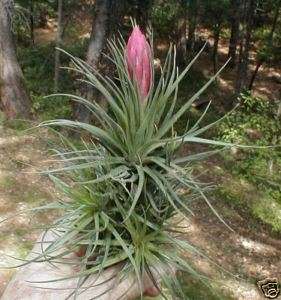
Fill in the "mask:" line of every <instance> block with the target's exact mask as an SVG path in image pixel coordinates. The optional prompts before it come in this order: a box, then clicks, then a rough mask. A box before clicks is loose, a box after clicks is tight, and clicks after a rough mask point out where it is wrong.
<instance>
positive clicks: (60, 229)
mask: <svg viewBox="0 0 281 300" xmlns="http://www.w3.org/2000/svg"><path fill="white" fill-rule="evenodd" d="M108 44H109V50H110V55H109V56H108V59H110V61H111V62H113V64H114V66H115V68H116V71H117V74H118V76H117V81H113V80H112V79H111V78H108V77H104V76H102V75H101V74H100V73H98V72H97V70H95V69H93V68H92V67H91V66H89V65H87V64H86V63H85V62H84V61H82V60H81V59H79V58H77V57H74V56H72V55H70V54H68V53H67V55H69V56H70V58H71V60H72V65H73V68H72V70H75V71H77V72H79V73H80V74H81V75H83V77H84V79H83V81H84V82H85V83H86V84H88V85H89V86H93V87H94V88H96V89H97V90H98V91H99V92H100V93H101V94H102V95H103V96H104V98H105V99H106V101H107V103H108V105H109V110H108V111H106V110H105V109H104V108H103V107H101V106H100V105H99V104H98V103H97V102H90V101H89V100H87V99H85V98H83V97H81V96H77V95H69V94H56V95H52V96H65V97H68V98H71V99H74V100H75V101H76V102H78V103H80V104H83V105H85V106H86V107H87V109H89V110H90V111H91V113H92V115H93V117H94V118H95V119H96V120H98V121H99V124H100V126H95V125H93V124H86V123H82V122H78V121H71V120H51V121H47V122H43V123H42V124H41V125H40V126H48V127H50V126H51V127H54V126H55V127H58V126H61V127H64V128H65V127H68V128H71V129H75V130H79V131H85V132H87V133H88V135H89V136H90V137H91V138H90V140H91V141H90V142H81V143H80V144H79V145H78V146H77V143H76V144H74V143H72V142H71V141H70V140H69V139H67V138H66V137H63V136H61V138H62V141H63V147H62V148H59V149H55V154H54V155H55V156H56V157H57V159H58V160H59V161H60V162H59V164H58V167H57V168H54V169H51V170H48V171H46V173H47V174H48V175H49V177H50V179H51V180H53V182H54V183H55V185H56V186H57V187H58V188H59V189H60V190H61V191H62V192H63V194H64V195H65V196H66V198H67V200H58V202H57V204H52V205H51V206H50V207H49V208H56V209H60V210H61V211H63V216H62V217H61V218H60V219H58V220H57V221H56V222H55V223H54V224H53V225H52V226H51V228H48V229H46V232H47V231H50V230H51V231H54V232H55V233H56V239H55V240H54V241H52V242H49V244H48V246H47V247H46V248H45V249H44V250H43V253H42V254H38V255H37V256H36V257H34V258H33V259H32V260H29V261H27V262H25V264H26V263H30V262H37V261H38V262H39V261H48V262H50V263H52V262H54V261H59V260H62V259H63V258H64V260H63V262H66V260H67V259H66V258H65V257H66V256H67V255H68V254H69V253H72V252H75V251H76V252H77V251H79V255H80V258H81V266H80V271H79V272H77V273H76V274H74V275H73V276H75V277H77V278H79V280H78V283H77V288H76V290H75V292H72V294H74V296H77V295H79V294H82V293H83V285H85V284H86V283H87V280H88V278H89V277H90V276H91V275H96V276H99V275H100V274H101V273H102V272H103V271H104V270H105V269H107V268H109V267H112V266H116V264H118V265H119V266H120V272H119V274H118V280H125V279H126V278H128V276H134V278H136V281H137V282H138V286H139V289H140V295H141V297H143V294H142V279H143V275H144V273H147V274H150V276H151V279H152V281H153V282H155V285H157V289H159V291H162V289H161V287H160V286H158V282H159V281H158V280H156V278H155V274H156V273H159V274H158V275H157V276H159V277H160V278H161V282H162V284H163V285H164V286H166V288H168V289H169V292H170V293H172V294H174V295H177V296H178V295H180V297H181V299H184V295H183V293H182V291H181V288H180V282H179V280H178V278H177V276H174V275H173V276H169V273H171V274H174V271H173V270H175V269H177V270H182V271H187V272H190V273H192V274H193V275H195V276H200V275H199V274H198V273H197V272H196V271H195V269H194V268H193V266H192V262H188V261H187V260H186V259H184V258H183V257H182V253H183V252H192V253H197V254H199V251H198V250H197V249H196V248H195V247H193V246H192V244H190V243H188V242H187V241H184V240H183V239H181V238H180V236H179V235H178V234H177V231H178V230H177V225H176V224H175V223H174V222H173V220H174V217H176V216H182V217H183V218H188V217H189V216H190V215H192V214H193V212H192V211H191V209H190V205H189V203H190V201H193V200H195V199H198V198H203V199H204V200H205V201H206V202H207V203H208V205H209V206H210V208H211V209H212V210H213V212H214V213H215V214H216V215H217V216H218V214H217V212H216V211H215V210H214V209H213V207H212V206H211V204H210V203H209V201H208V199H207V197H206V196H205V190H206V188H207V187H206V186H205V185H202V184H201V183H200V182H198V180H197V179H196V178H194V175H193V167H192V165H193V163H194V162H197V161H198V160H201V159H203V158H206V157H207V156H209V155H210V154H213V153H214V152H216V151H217V149H212V150H210V151H208V152H204V153H194V154H190V155H187V156H184V157H177V155H176V153H177V150H178V149H179V148H180V147H181V146H182V145H183V144H186V143H200V144H207V145H212V146H220V147H227V146H230V144H227V143H223V142H219V141H213V140H209V139H205V138H202V137H200V135H202V134H203V133H204V132H206V131H207V130H208V129H209V128H210V127H211V126H212V125H213V124H210V125H207V126H205V127H200V122H201V120H202V118H203V117H204V115H205V114H206V111H207V109H208V107H209V106H208V107H207V109H206V111H205V112H204V113H203V114H202V116H201V117H200V118H199V120H198V121H197V122H196V123H195V124H194V125H193V126H188V125H187V127H186V130H185V132H184V133H183V134H181V135H177V133H176V132H175V130H174V125H175V124H176V122H177V121H178V120H179V119H180V118H181V117H182V116H183V114H184V113H185V112H186V111H188V110H189V109H190V108H191V105H192V103H193V102H194V101H195V100H196V99H197V98H198V97H199V96H200V95H201V94H202V93H203V92H204V91H205V90H206V88H207V87H208V86H209V85H210V84H211V83H212V82H213V81H214V79H215V78H216V76H217V75H218V74H219V73H220V72H221V71H222V70H223V68H224V66H223V67H222V68H221V69H220V70H219V72H218V73H217V74H216V75H215V76H214V77H212V78H210V80H209V81H208V82H207V83H206V84H205V85H204V86H203V87H202V88H201V89H200V90H199V91H198V92H197V93H196V94H194V95H193V96H192V97H191V98H190V99H189V100H188V101H187V102H185V103H184V104H183V105H182V106H181V107H180V108H179V109H176V101H177V93H178V87H179V83H180V82H181V80H182V79H183V78H184V76H185V75H186V74H187V72H188V71H189V70H190V68H191V66H192V64H193V63H194V62H195V61H196V59H197V58H198V56H199V55H200V54H201V52H202V51H203V49H201V50H200V51H199V53H198V54H197V55H196V57H195V58H194V59H193V60H192V61H191V62H190V63H189V65H188V66H187V67H186V68H185V69H184V70H183V71H182V72H179V70H178V68H177V66H176V50H175V48H174V47H172V46H170V48H169V50H168V54H167V57H166V60H165V63H164V65H163V67H162V69H161V76H160V78H159V80H158V82H157V83H156V82H155V78H154V71H153V53H152V41H150V43H149V42H148V41H147V40H146V38H145V36H144V34H143V33H142V32H141V31H140V29H139V28H138V27H137V26H134V28H133V32H132V34H131V36H130V38H129V41H128V43H127V45H126V43H125V42H124V40H123V38H122V37H120V38H119V39H115V40H110V41H109V42H108ZM62 51H63V50H62ZM65 53H66V52H65ZM182 190H185V191H186V192H185V193H182V192H181V191H182ZM218 217H219V216H218ZM43 243H46V241H45V239H44V235H43V237H42V244H43ZM163 265H164V266H165V268H168V269H170V272H169V271H168V272H165V274H163V273H161V272H160V271H159V270H158V269H157V267H156V266H163ZM73 276H72V277H73ZM67 278H69V277H66V278H58V279H56V280H64V279H67ZM54 281H55V280H54ZM43 283H44V282H41V284H43Z"/></svg>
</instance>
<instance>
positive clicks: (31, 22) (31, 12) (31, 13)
mask: <svg viewBox="0 0 281 300" xmlns="http://www.w3.org/2000/svg"><path fill="white" fill-rule="evenodd" d="M29 25H30V42H31V45H32V46H34V44H35V43H34V5H33V0H30V1H29Z"/></svg>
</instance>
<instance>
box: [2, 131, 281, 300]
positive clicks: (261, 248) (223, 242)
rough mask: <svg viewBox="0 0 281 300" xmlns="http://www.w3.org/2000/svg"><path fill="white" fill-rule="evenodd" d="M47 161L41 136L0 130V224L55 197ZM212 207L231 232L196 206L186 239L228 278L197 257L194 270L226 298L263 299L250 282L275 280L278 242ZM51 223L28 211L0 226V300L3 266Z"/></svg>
mask: <svg viewBox="0 0 281 300" xmlns="http://www.w3.org/2000/svg"><path fill="white" fill-rule="evenodd" d="M42 137H43V139H42ZM47 157H48V156H47V151H46V143H45V141H44V133H43V134H41V133H40V138H39V134H38V133H37V135H30V134H19V133H18V132H17V131H14V130H11V129H4V128H3V127H2V128H1V127H0V161H1V165H0V220H4V219H5V218H7V217H9V216H12V215H13V214H15V213H17V212H19V211H20V210H25V209H28V208H32V207H35V206H37V205H40V204H42V203H46V202H50V201H53V200H54V199H55V198H56V197H57V195H58V194H57V192H56V191H55V190H54V187H53V186H52V184H51V183H50V182H49V181H48V179H47V178H44V177H43V176H41V175H40V174H38V170H39V169H41V170H42V169H44V168H46V167H47V166H48V160H47ZM210 167H214V166H210ZM214 205H215V207H216V209H217V210H218V211H220V212H221V214H222V216H223V218H224V219H225V221H227V222H228V224H229V225H230V226H231V227H232V228H233V229H234V232H232V231H230V230H229V229H227V228H226V227H225V225H224V224H222V223H221V222H220V221H219V220H218V219H217V217H216V216H214V215H213V213H212V212H211V211H210V209H209V208H208V206H207V205H205V204H204V202H200V203H198V204H196V205H195V206H194V208H193V210H194V212H195V215H196V216H195V217H194V218H192V219H190V221H189V222H187V223H186V224H185V225H186V229H185V234H186V238H187V239H188V240H189V241H191V242H192V243H193V244H194V245H196V246H197V247H199V248H201V249H202V250H203V252H204V253H205V254H206V255H207V256H208V257H209V258H211V259H212V260H214V261H216V262H217V263H218V264H219V265H220V266H221V267H222V268H223V269H225V270H226V271H228V272H231V274H232V275H230V274H229V273H226V272H222V271H221V270H220V269H219V268H217V267H215V265H214V264H213V263H210V262H209V261H208V260H206V259H203V258H199V257H197V259H196V265H197V267H198V269H199V270H201V271H202V272H204V273H206V274H207V275H208V276H209V277H210V278H211V279H212V280H213V282H214V285H215V286H216V288H219V290H220V292H222V293H223V294H226V295H227V297H229V299H236V300H238V299H239V300H240V299H241V300H242V299H243V300H250V299H252V300H259V299H264V298H263V296H262V295H261V293H260V291H259V289H258V287H257V284H256V282H257V281H258V280H261V279H264V278H268V277H277V278H279V280H280V281H281V271H280V270H281V260H280V254H281V253H280V249H281V240H280V239H279V238H278V237H276V236H274V235H272V234H271V233H270V231H269V230H268V229H267V228H265V227H263V226H262V225H260V224H257V223H255V222H254V221H253V220H249V219H248V218H247V216H244V215H243V213H242V214H241V213H240V212H237V211H235V210H233V209H231V208H230V207H227V206H225V204H224V203H223V202H222V201H220V199H216V201H215V202H214ZM53 218H54V215H53V213H44V214H42V213H41V214H38V215H35V214H34V213H31V212H28V213H26V214H23V215H18V216H16V217H15V218H12V219H10V220H8V221H6V222H4V223H1V224H0V295H1V293H2V292H3V290H4V289H5V286H6V284H7V282H8V281H9V279H10V277H11V275H12V274H13V272H14V271H13V270H9V269H5V268H3V267H5V266H11V264H13V263H15V261H14V260H13V259H12V258H11V256H13V257H19V258H24V257H25V255H26V254H27V253H28V251H29V250H30V249H31V247H32V245H33V243H34V241H35V240H36V237H37V236H38V233H39V232H40V229H35V230H31V229H32V228H34V227H40V226H41V225H42V223H43V224H46V223H49V222H51V220H52V219H53ZM187 284H188V283H187Z"/></svg>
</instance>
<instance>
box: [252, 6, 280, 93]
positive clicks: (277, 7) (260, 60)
mask: <svg viewBox="0 0 281 300" xmlns="http://www.w3.org/2000/svg"><path fill="white" fill-rule="evenodd" d="M280 3H281V1H279V2H278V4H277V6H276V11H275V14H274V18H273V23H272V26H271V30H270V33H269V36H268V41H267V43H268V46H269V47H272V44H273V36H274V32H275V30H276V26H277V23H278V18H279V13H280ZM264 62H265V60H264V59H263V58H261V59H258V61H257V65H256V68H255V70H254V72H253V75H252V77H251V80H250V84H249V90H251V89H252V88H253V85H254V82H255V79H256V77H257V75H258V72H259V69H260V67H261V66H262V64H263V63H264Z"/></svg>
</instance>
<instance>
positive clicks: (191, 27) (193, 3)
mask: <svg viewBox="0 0 281 300" xmlns="http://www.w3.org/2000/svg"><path fill="white" fill-rule="evenodd" d="M197 1H198V0H190V3H189V8H188V20H189V21H188V22H189V24H188V50H189V52H190V54H192V53H193V52H194V45H195V31H196V26H197V15H198V3H197Z"/></svg>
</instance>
